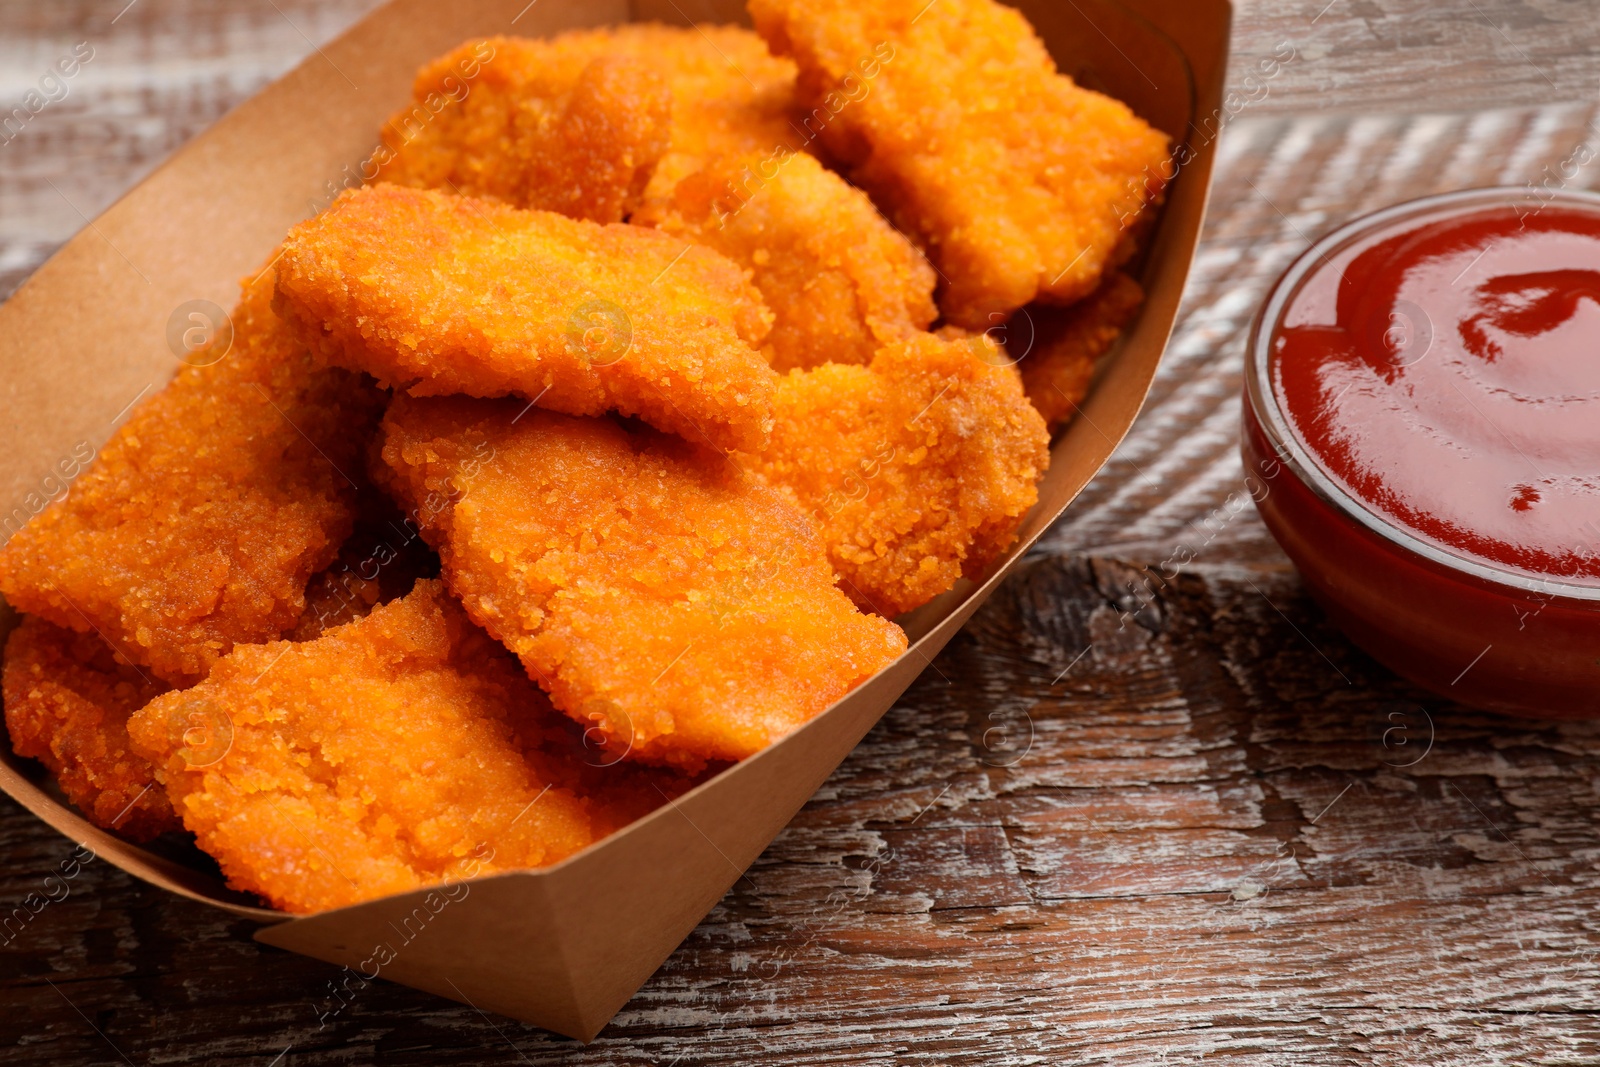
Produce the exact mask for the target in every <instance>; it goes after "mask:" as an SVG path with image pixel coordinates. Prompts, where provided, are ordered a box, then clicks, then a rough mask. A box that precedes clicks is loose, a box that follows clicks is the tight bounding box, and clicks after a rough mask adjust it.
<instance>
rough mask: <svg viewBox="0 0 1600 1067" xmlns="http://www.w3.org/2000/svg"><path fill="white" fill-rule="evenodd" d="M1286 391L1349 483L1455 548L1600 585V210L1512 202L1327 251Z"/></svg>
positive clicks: (1294, 320) (1281, 332)
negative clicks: (1532, 207) (1535, 207)
mask: <svg viewBox="0 0 1600 1067" xmlns="http://www.w3.org/2000/svg"><path fill="white" fill-rule="evenodd" d="M1270 343H1271V346H1272V359H1271V369H1270V373H1271V381H1272V388H1273V392H1274V393H1275V395H1276V399H1277V401H1278V404H1279V405H1280V407H1281V409H1282V410H1283V411H1284V412H1285V414H1286V416H1287V422H1288V423H1289V426H1290V427H1291V429H1292V432H1293V433H1294V434H1295V435H1296V436H1297V437H1298V438H1299V439H1300V442H1301V444H1302V445H1303V446H1304V447H1305V449H1306V450H1307V451H1308V452H1309V453H1310V454H1311V455H1312V457H1313V458H1314V459H1315V461H1316V463H1317V464H1318V466H1320V467H1321V468H1322V469H1323V471H1324V473H1325V474H1326V475H1328V476H1329V477H1330V478H1331V479H1332V480H1333V481H1334V482H1335V483H1337V484H1338V485H1340V486H1342V487H1343V488H1344V489H1345V490H1346V491H1347V492H1348V493H1350V494H1351V495H1352V496H1354V497H1356V498H1357V499H1359V500H1360V501H1362V502H1363V503H1364V504H1365V505H1366V506H1367V507H1368V508H1370V509H1371V510H1372V511H1374V512H1376V513H1378V514H1380V515H1382V516H1384V517H1386V518H1387V519H1388V520H1389V521H1390V522H1392V523H1394V524H1395V525H1396V526H1399V527H1400V528H1402V529H1403V530H1406V531H1408V532H1409V533H1411V534H1412V535H1413V536H1415V537H1417V538H1418V539H1420V540H1422V541H1425V542H1429V543H1431V544H1433V545H1435V546H1437V547H1438V548H1440V549H1443V550H1445V551H1446V552H1449V553H1452V554H1454V555H1457V556H1464V557H1467V558H1469V559H1474V560H1478V561H1483V562H1487V563H1489V564H1492V565H1497V566H1499V567H1502V568H1510V569H1512V570H1515V571H1519V572H1522V573H1525V574H1528V575H1533V576H1538V577H1548V578H1557V579H1560V580H1562V581H1564V582H1572V583H1576V584H1578V585H1583V586H1600V212H1590V211H1585V210H1582V209H1581V208H1573V207H1547V208H1546V209H1545V210H1543V211H1541V212H1539V213H1537V214H1527V213H1526V212H1519V211H1517V210H1515V209H1513V208H1511V207H1510V206H1505V207H1497V208H1485V209H1482V210H1478V211H1474V212H1471V213H1468V214H1463V215H1456V216H1453V217H1450V218H1446V219H1443V220H1435V221H1431V222H1426V221H1421V222H1419V221H1415V220H1413V221H1412V222H1410V223H1406V224H1401V225H1399V226H1397V227H1394V228H1390V229H1387V230H1380V231H1379V232H1376V233H1371V234H1369V235H1367V236H1366V237H1365V238H1363V239H1362V240H1359V241H1356V242H1354V243H1352V244H1351V245H1348V246H1346V247H1344V248H1342V249H1340V250H1338V252H1337V253H1336V254H1335V255H1332V256H1330V257H1325V258H1324V259H1323V260H1322V261H1321V263H1320V264H1318V265H1317V266H1316V267H1314V268H1313V269H1312V270H1311V271H1310V272H1309V273H1308V274H1307V275H1306V276H1305V279H1304V281H1303V283H1302V284H1301V285H1300V286H1299V288H1298V289H1297V291H1296V292H1295V293H1294V294H1293V295H1292V296H1291V297H1290V299H1289V302H1288V304H1287V306H1286V308H1285V310H1284V313H1283V315H1282V317H1281V318H1280V319H1279V324H1278V328H1277V330H1276V332H1275V333H1274V334H1273V336H1272V337H1271V341H1270Z"/></svg>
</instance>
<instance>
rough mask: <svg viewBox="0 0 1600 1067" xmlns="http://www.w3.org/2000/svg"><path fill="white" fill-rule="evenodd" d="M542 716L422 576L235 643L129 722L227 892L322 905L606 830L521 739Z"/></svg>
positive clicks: (495, 652) (560, 851) (536, 855)
mask: <svg viewBox="0 0 1600 1067" xmlns="http://www.w3.org/2000/svg"><path fill="white" fill-rule="evenodd" d="M539 714H550V712H549V704H548V702H546V701H545V699H544V698H543V696H542V695H541V694H539V693H538V691H537V690H536V689H535V688H534V686H533V685H531V684H530V683H529V682H528V680H527V678H526V677H525V676H524V674H523V673H522V671H521V670H519V669H518V667H517V663H516V660H514V659H512V658H511V657H510V656H509V655H508V654H507V653H506V651H505V649H503V648H501V647H500V646H499V645H498V644H496V643H495V642H494V641H492V640H491V639H490V638H489V637H488V636H487V635H486V634H484V633H483V631H481V630H479V629H478V628H477V627H476V626H474V625H472V623H471V622H470V621H469V620H468V619H467V617H466V616H465V615H464V614H463V613H462V611H461V609H460V607H459V606H458V605H457V604H456V603H455V602H454V600H452V599H451V598H450V596H449V595H448V593H447V592H446V591H445V589H444V585H443V583H441V582H439V581H437V580H433V581H427V580H424V581H420V582H418V583H417V586H416V588H415V589H414V590H412V592H411V593H410V594H409V595H407V596H406V597H404V598H403V599H401V600H397V601H395V602H394V603H392V604H386V605H383V606H380V607H378V608H375V609H374V610H373V611H372V613H371V614H370V615H368V616H366V617H365V618H363V619H360V620H358V621H356V622H353V623H350V624H349V625H347V626H341V627H338V628H337V629H334V630H331V631H329V632H328V633H326V634H324V635H323V636H322V637H320V638H318V639H317V640H315V641H308V642H304V643H298V644H297V643H291V642H287V641H275V642H272V643H269V644H264V645H239V646H236V647H235V648H234V650H233V652H232V653H231V654H230V655H228V656H226V657H224V658H223V659H221V660H218V661H217V663H216V665H215V666H214V667H213V668H212V670H211V675H210V676H209V677H208V678H207V679H206V680H205V681H204V682H202V683H200V684H199V685H197V686H195V687H194V688H193V689H189V690H186V691H183V692H177V693H169V694H167V695H166V696H164V697H160V698H158V699H156V700H154V701H152V702H151V703H150V704H149V705H148V706H146V707H145V708H144V709H143V710H142V711H140V712H139V713H138V714H137V715H135V716H134V717H133V718H132V719H131V720H129V723H128V732H129V734H130V736H131V737H132V738H133V742H134V744H135V745H136V746H138V748H139V750H140V751H141V752H144V753H145V754H146V755H147V756H148V757H149V758H150V759H151V760H152V761H154V762H155V763H156V765H157V767H158V768H159V771H160V774H161V776H162V778H163V779H164V781H165V782H166V785H167V791H168V795H169V796H170V797H171V798H172V804H173V807H174V809H176V811H177V812H178V814H179V816H180V817H181V818H182V819H183V823H184V825H185V826H186V827H188V829H189V830H191V831H192V832H193V833H194V835H195V838H196V840H197V841H198V843H199V845H200V847H201V848H203V849H205V850H206V851H207V852H209V853H210V854H211V855H212V856H213V857H215V858H216V860H217V862H218V863H219V864H220V865H221V867H222V871H223V873H224V874H225V875H226V876H227V878H228V882H229V884H230V885H232V886H234V887H235V888H237V889H243V890H248V891H250V892H253V893H257V894H260V895H261V896H263V897H265V898H266V899H267V900H269V901H271V902H272V903H273V904H274V905H275V906H277V907H280V908H282V909H284V910H286V911H293V912H310V911H319V910H321V909H324V908H336V907H340V906H343V905H346V904H353V903H356V902H358V901H362V900H369V899H372V898H374V897H380V896H387V895H389V894H392V893H400V892H405V891H407V890H411V889H416V888H418V887H421V886H426V885H432V884H437V883H441V882H451V881H456V880H459V879H465V878H473V877H477V876H479V875H483V874H491V873H495V872H499V871H508V870H518V869H524V868H529V867H542V866H545V865H547V864H551V863H555V862H556V861H558V860H561V859H563V858H565V857H566V856H569V855H571V854H572V853H574V852H576V851H578V850H579V849H581V848H583V847H585V846H586V845H588V844H589V843H590V842H591V841H592V840H594V833H593V830H592V827H591V822H590V818H589V813H588V810H587V806H586V805H585V803H584V802H583V801H582V800H581V799H579V798H578V797H576V796H574V795H573V794H572V793H571V792H570V791H568V790H566V789H563V788H560V787H555V786H552V785H551V782H550V780H549V779H548V778H547V777H545V776H543V775H541V774H539V773H538V772H537V770H536V768H535V766H534V763H533V762H532V761H530V760H529V759H528V758H527V755H526V753H525V752H524V750H523V749H522V748H521V746H519V744H518V743H517V737H516V732H517V730H518V728H519V724H520V723H521V720H523V719H524V718H528V717H533V716H537V715H539Z"/></svg>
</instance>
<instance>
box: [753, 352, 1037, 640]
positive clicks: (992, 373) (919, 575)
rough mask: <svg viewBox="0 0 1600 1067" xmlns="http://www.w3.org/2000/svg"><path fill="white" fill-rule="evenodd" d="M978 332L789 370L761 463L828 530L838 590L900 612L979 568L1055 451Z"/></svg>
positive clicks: (1010, 529) (1002, 544) (1018, 517)
mask: <svg viewBox="0 0 1600 1067" xmlns="http://www.w3.org/2000/svg"><path fill="white" fill-rule="evenodd" d="M999 364H1003V360H1001V359H1000V357H999V350H998V348H997V347H996V346H995V345H994V344H993V343H992V342H991V341H989V340H988V339H987V338H986V337H985V336H983V335H981V334H980V335H977V336H974V337H970V338H967V339H963V340H943V339H941V338H938V337H935V336H933V335H931V334H922V335H921V336H919V337H917V338H915V339H913V340H910V341H904V342H900V343H898V344H894V345H890V346H889V347H888V348H885V349H884V350H883V351H881V352H879V353H878V355H877V357H876V358H875V359H874V360H873V361H872V364H871V365H870V366H867V367H856V366H840V365H830V366H825V367H818V368H816V369H815V370H811V371H792V372H790V373H789V374H788V375H786V376H785V377H784V378H783V379H782V380H781V381H780V382H779V384H778V406H777V412H778V415H777V426H776V428H775V429H774V430H773V434H772V444H771V445H770V446H769V447H768V448H767V450H766V452H765V453H763V454H762V455H761V456H760V457H759V458H755V457H752V461H753V462H754V464H755V469H756V470H757V471H758V472H759V474H760V477H762V478H763V479H765V480H766V481H767V482H768V483H770V484H772V485H775V486H779V487H781V488H782V489H783V490H784V491H786V492H788V493H790V494H792V496H793V497H794V499H795V500H796V501H797V502H798V503H799V505H800V507H801V508H802V509H803V510H804V511H805V512H806V514H808V515H810V516H811V517H812V518H813V520H814V521H815V522H816V523H817V525H818V527H819V528H820V529H821V531H822V539H823V541H824V542H825V543H826V544H827V546H828V558H829V560H830V561H831V562H832V563H833V566H834V569H835V570H836V571H837V572H838V574H839V576H840V579H841V588H842V589H843V590H844V591H845V592H846V593H848V594H849V595H850V597H851V599H853V600H855V602H856V603H857V604H860V605H861V606H862V607H864V608H867V609H869V610H872V611H876V612H879V613H880V614H883V615H887V616H891V617H892V616H895V615H898V614H900V613H902V612H906V611H910V610H911V609H912V608H915V607H919V606H921V605H922V604H925V603H927V602H928V601H929V600H932V599H933V598H934V597H936V596H938V595H939V594H940V593H943V592H944V591H945V590H947V589H949V588H950V587H951V586H953V585H954V584H955V582H956V579H958V578H960V577H962V576H963V575H966V576H967V577H976V576H977V575H978V574H979V573H980V572H981V571H982V570H983V568H984V567H985V566H987V565H988V564H989V563H990V562H991V561H992V560H993V559H994V558H995V557H996V556H998V555H999V554H1000V553H1002V552H1004V551H1005V550H1006V548H1008V547H1009V546H1010V544H1011V542H1012V541H1013V540H1014V539H1015V537H1016V530H1017V526H1018V525H1019V524H1020V523H1021V521H1022V517H1023V515H1024V514H1026V513H1027V511H1028V509H1029V508H1031V507H1033V505H1034V503H1035V502H1036V501H1037V500H1038V489H1037V483H1038V480H1039V478H1040V476H1041V475H1043V473H1044V471H1045V468H1046V467H1048V466H1049V463H1050V453H1049V450H1048V446H1049V435H1048V434H1047V433H1046V432H1045V427H1044V422H1043V420H1042V419H1040V418H1039V415H1038V413H1036V412H1035V411H1034V410H1033V408H1032V407H1031V406H1030V405H1029V404H1028V401H1027V398H1026V397H1024V396H1023V395H1022V386H1021V383H1020V382H1019V380H1018V377H1017V375H1016V373H1015V372H1014V371H1013V370H1011V369H1010V368H1009V367H1007V366H1004V365H999Z"/></svg>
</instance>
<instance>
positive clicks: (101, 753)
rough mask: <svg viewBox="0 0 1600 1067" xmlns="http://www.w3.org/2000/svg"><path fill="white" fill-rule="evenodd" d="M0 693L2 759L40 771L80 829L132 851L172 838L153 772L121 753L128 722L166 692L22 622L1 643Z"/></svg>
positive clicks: (58, 631) (104, 655)
mask: <svg viewBox="0 0 1600 1067" xmlns="http://www.w3.org/2000/svg"><path fill="white" fill-rule="evenodd" d="M0 689H3V694H4V700H5V709H6V728H7V729H8V730H9V731H10V732H11V747H12V749H13V750H14V751H15V752H16V754H17V755H19V756H27V757H30V758H32V759H36V760H38V761H39V762H40V763H43V764H44V765H45V766H46V767H48V768H49V769H50V772H51V773H52V774H54V775H55V777H56V781H57V782H59V783H60V785H61V791H62V792H64V793H66V794H67V799H69V800H71V801H72V802H73V803H74V804H76V805H77V806H78V810H79V811H81V812H83V814H84V815H85V817H87V818H88V820H89V821H90V822H92V823H94V824H95V825H96V826H103V827H105V828H106V829H108V830H118V831H120V832H121V833H123V834H125V835H127V836H128V837H131V838H133V839H134V840H136V841H147V840H149V839H150V838H152V837H155V836H156V835H157V834H160V833H163V832H165V831H167V830H180V829H182V826H181V825H180V824H179V823H178V817H177V816H176V815H174V814H173V813H172V805H171V804H169V803H168V802H167V791H166V790H165V789H164V788H162V787H161V786H160V785H159V784H157V782H156V772H155V768H154V767H152V766H151V765H150V761H149V760H147V759H145V758H144V757H143V756H140V755H139V754H137V753H136V752H134V751H133V750H132V748H131V746H130V745H129V743H128V716H129V715H131V714H132V713H133V712H135V711H137V710H139V709H140V708H142V707H144V706H145V704H147V703H149V702H150V701H151V700H152V699H154V698H155V697H157V696H159V695H160V694H162V693H164V692H166V691H167V687H166V686H164V685H162V684H161V683H159V682H156V681H154V680H153V679H151V678H150V677H148V676H146V675H141V674H140V673H139V671H138V669H137V668H135V667H131V666H129V665H127V664H119V663H117V661H116V657H114V656H113V655H112V653H111V649H110V648H109V647H108V646H107V645H106V643H105V642H104V641H102V640H101V639H100V638H99V637H98V636H96V635H94V634H80V633H74V632H73V631H72V630H67V629H64V628H62V627H60V626H56V625H55V624H54V623H49V622H46V621H45V620H43V619H41V618H39V617H38V616H36V615H25V616H23V619H22V622H21V623H20V624H19V625H18V626H17V628H16V629H15V630H13V631H12V632H11V637H10V639H9V640H7V641H6V655H5V673H4V682H3V685H0Z"/></svg>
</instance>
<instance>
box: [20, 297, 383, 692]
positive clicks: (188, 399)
mask: <svg viewBox="0 0 1600 1067" xmlns="http://www.w3.org/2000/svg"><path fill="white" fill-rule="evenodd" d="M272 288H273V283H272V277H271V272H270V271H268V272H266V273H265V275H264V276H262V277H260V278H258V279H257V280H255V281H254V283H253V284H248V285H247V287H246V290H245V293H244V299H243V300H242V302H241V303H240V304H239V307H238V308H237V310H236V311H235V312H234V314H233V345H232V348H231V349H230V350H229V351H228V352H227V354H226V355H224V356H222V357H221V359H220V360H218V361H217V362H215V363H214V364H212V365H210V366H206V367H195V366H187V367H185V368H183V369H182V370H180V371H179V373H178V375H177V377H176V378H174V379H173V381H172V383H171V384H170V385H169V386H167V388H166V389H164V390H163V391H162V392H160V393H158V394H156V395H155V396H154V397H152V398H151V399H150V400H148V401H147V402H146V403H144V404H143V405H142V406H140V407H139V408H138V409H137V410H135V411H134V413H133V416H132V418H130V419H129V420H128V421H127V423H125V424H124V425H123V426H122V427H121V429H119V430H118V431H117V432H116V434H114V435H113V436H112V438H111V440H110V441H109V442H108V443H107V444H106V445H105V447H104V448H102V449H101V451H100V456H99V459H98V461H97V462H95V463H94V465H93V466H91V467H90V468H89V469H88V470H87V471H86V472H84V473H83V474H82V475H81V476H80V477H79V478H78V479H77V481H76V482H75V483H74V484H73V486H72V491H71V493H70V494H68V495H67V496H66V497H65V498H64V499H62V500H60V501H58V502H57V503H56V504H54V505H53V506H51V507H50V508H49V509H48V510H46V511H45V512H43V513H42V514H40V515H39V516H38V517H37V518H35V519H34V520H33V521H32V522H31V523H29V524H28V525H27V527H25V528H24V529H23V530H22V531H21V532H19V533H18V534H17V535H16V536H14V537H13V538H12V539H11V541H10V542H9V543H8V544H7V545H6V547H5V549H4V550H3V551H0V591H3V592H4V593H5V596H6V599H7V600H9V601H10V602H11V603H12V605H13V606H15V607H17V608H19V609H20V610H22V611H26V612H31V613H33V614H37V615H41V616H43V617H44V618H47V619H49V620H50V621H51V622H53V623H55V624H56V625H58V626H66V627H69V628H71V629H74V630H78V631H80V632H88V631H91V630H92V631H97V632H99V633H100V634H101V636H103V637H104V638H105V639H106V640H107V641H108V642H109V643H110V644H111V646H112V647H113V648H114V649H115V650H116V651H117V652H118V653H119V654H120V655H122V656H123V657H125V658H126V659H128V660H131V661H132V662H135V663H138V664H141V665H143V666H145V667H147V668H148V669H149V670H150V671H151V672H152V673H154V674H155V675H156V676H158V677H160V678H162V679H164V680H166V681H169V682H172V683H175V684H184V683H188V682H193V681H195V680H197V679H199V678H202V677H204V676H205V673H206V672H207V671H208V670H209V669H210V667H211V664H212V663H213V662H214V661H215V660H216V658H217V657H218V656H222V655H225V654H226V653H227V651H228V649H229V648H231V647H232V646H233V645H234V644H235V643H236V642H237V643H251V642H256V641H264V640H267V639H270V638H274V637H277V636H278V635H280V634H281V633H283V632H284V631H285V630H287V629H289V628H290V627H292V626H294V625H295V622H296V620H298V619H299V618H300V615H301V613H302V611H303V609H304V607H305V587H306V579H307V578H309V577H310V576H311V575H312V573H314V572H315V571H318V570H320V569H321V568H323V567H325V566H327V565H328V563H330V562H331V561H332V560H333V557H334V555H335V553H337V552H338V550H339V545H340V543H341V542H342V541H344V539H345V538H346V537H347V536H349V533H350V529H351V522H352V518H353V516H352V504H353V501H354V499H355V494H356V486H355V484H354V483H353V482H352V481H351V480H350V479H351V478H354V477H358V476H359V475H360V470H361V468H360V462H361V460H360V456H361V454H362V451H363V449H364V448H365V446H366V442H367V441H368V440H369V439H370V435H371V433H372V429H373V427H374V425H375V424H376V421H377V416H378V413H379V411H380V410H381V396H380V394H379V393H378V392H377V390H375V389H373V388H372V387H371V385H370V383H367V384H363V382H362V381H361V379H360V377H359V376H357V375H353V374H350V373H348V372H347V371H343V370H330V369H328V368H326V367H324V366H322V365H320V364H319V363H318V362H317V361H316V360H314V359H313V358H312V357H311V355H310V354H309V353H308V352H307V351H306V350H305V347H304V346H303V345H301V344H299V343H298V342H297V341H295V340H294V338H293V337H292V335H290V333H289V332H288V330H287V329H286V328H285V327H284V325H283V324H282V323H281V322H280V321H279V320H278V318H277V316H276V315H274V314H273V313H272V310H271V307H270V300H271V296H272ZM208 357H209V353H202V354H201V355H199V356H197V357H195V358H196V359H197V360H201V359H205V358H208Z"/></svg>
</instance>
